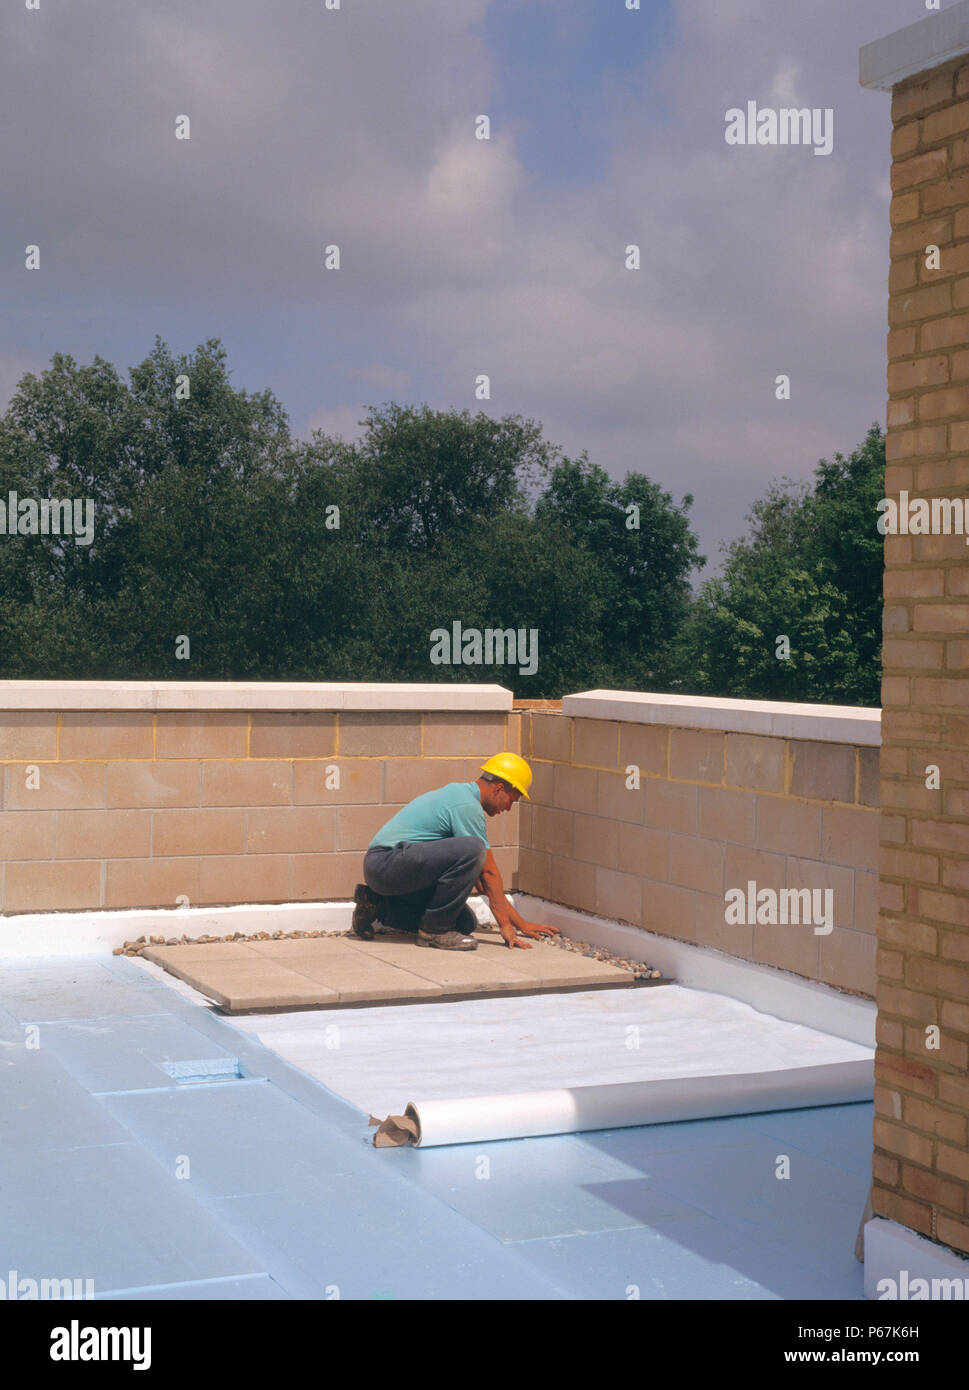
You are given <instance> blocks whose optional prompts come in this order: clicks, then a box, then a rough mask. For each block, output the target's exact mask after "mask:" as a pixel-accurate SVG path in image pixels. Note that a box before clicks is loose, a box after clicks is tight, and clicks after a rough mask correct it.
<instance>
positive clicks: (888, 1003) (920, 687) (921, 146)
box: [873, 59, 969, 1251]
mask: <svg viewBox="0 0 969 1390" xmlns="http://www.w3.org/2000/svg"><path fill="white" fill-rule="evenodd" d="M892 121H893V127H894V132H893V135H892V156H893V165H892V188H893V198H892V205H891V225H892V234H891V235H892V240H891V254H892V261H891V278H890V284H889V290H890V294H889V325H890V331H889V334H888V390H889V404H888V436H887V447H886V458H887V465H888V466H887V470H886V481H885V495H886V496H887V497H894V498H896V499H897V498H898V497H899V494H900V492H901V491H903V490H904V491H907V492H908V493H909V495H910V497H925V498H933V497H960V498H965V497H969V62H967V61H966V60H965V59H962V60H961V61H960V62H957V63H950V64H948V65H947V66H945V67H943V68H940V69H938V70H937V71H936V72H934V73H933V74H932V75H931V77H929V78H928V79H925V80H921V81H920V80H912V81H910V82H906V83H904V84H902V85H901V86H899V87H897V88H896V89H895V92H894V97H893V102H892ZM932 245H934V246H937V247H938V248H939V251H940V260H941V266H940V268H939V269H930V268H928V265H927V255H926V251H927V248H928V247H929V246H932ZM885 626H886V641H885V650H884V667H885V675H884V683H883V700H882V703H883V713H882V738H883V748H882V766H881V802H882V806H883V807H884V810H885V815H884V817H883V828H882V849H881V858H880V870H881V917H880V923H879V933H878V935H879V952H878V991H877V1000H878V1052H877V1057H876V1067H875V1074H876V1079H877V1089H876V1093H875V1106H876V1115H877V1118H876V1120H875V1127H874V1140H875V1162H874V1190H873V1209H874V1212H875V1214H876V1216H885V1217H889V1218H891V1219H892V1220H895V1221H899V1222H901V1223H902V1224H903V1225H906V1226H909V1227H911V1228H912V1229H914V1230H916V1231H919V1232H921V1233H922V1234H924V1235H926V1236H929V1237H930V1238H933V1239H935V1240H938V1241H940V1242H942V1243H943V1244H945V1245H949V1246H951V1247H953V1248H954V1249H956V1250H960V1251H969V1145H967V1139H969V1134H967V1115H969V1076H967V1071H969V551H967V547H966V543H965V538H964V537H963V536H962V535H950V536H945V535H938V536H933V535H925V536H921V535H907V536H906V535H894V536H886V538H885ZM932 767H935V768H937V769H938V776H937V778H936V777H935V776H934V775H933V774H932V773H931V772H930V771H928V769H930V768H932Z"/></svg>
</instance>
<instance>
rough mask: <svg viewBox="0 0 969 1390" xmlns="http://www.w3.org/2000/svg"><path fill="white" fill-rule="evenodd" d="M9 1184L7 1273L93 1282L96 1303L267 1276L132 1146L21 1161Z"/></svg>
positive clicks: (9, 1165)
mask: <svg viewBox="0 0 969 1390" xmlns="http://www.w3.org/2000/svg"><path fill="white" fill-rule="evenodd" d="M3 1177H4V1181H3V1183H2V1185H0V1251H2V1258H0V1264H3V1267H4V1268H5V1269H16V1270H19V1272H20V1274H21V1275H22V1276H29V1277H30V1278H35V1279H36V1278H41V1277H45V1278H55V1277H56V1278H67V1277H72V1278H84V1279H93V1280H94V1289H95V1295H96V1294H97V1292H98V1290H99V1289H105V1290H106V1289H126V1288H138V1287H144V1286H147V1285H156V1284H171V1283H184V1282H186V1281H190V1280H195V1279H225V1278H233V1277H237V1276H239V1275H244V1274H260V1273H265V1272H266V1271H265V1267H264V1266H263V1265H261V1264H260V1263H259V1262H258V1261H257V1260H255V1259H254V1258H253V1257H252V1255H251V1254H250V1253H249V1252H248V1250H246V1248H245V1247H244V1245H243V1244H242V1243H240V1242H239V1241H238V1240H236V1239H235V1238H234V1237H233V1236H231V1235H230V1234H228V1233H227V1232H226V1231H225V1230H224V1229H223V1227H222V1226H221V1225H220V1223H219V1222H218V1220H217V1219H216V1218H215V1217H214V1216H213V1215H212V1213H211V1212H210V1211H209V1210H208V1209H207V1207H206V1206H205V1205H204V1204H203V1203H201V1202H199V1201H197V1200H196V1198H195V1196H194V1195H193V1194H192V1193H191V1191H190V1190H189V1185H188V1184H187V1183H185V1182H179V1181H178V1180H177V1179H176V1178H175V1177H174V1176H173V1175H172V1170H171V1169H168V1170H166V1169H164V1168H162V1167H160V1166H159V1164H158V1163H157V1162H156V1161H155V1160H154V1159H153V1158H151V1157H150V1155H149V1154H147V1153H146V1152H145V1150H144V1149H143V1148H142V1147H141V1146H140V1145H139V1144H137V1143H135V1142H134V1141H132V1142H131V1143H126V1144H117V1145H110V1146H99V1147H91V1148H79V1149H62V1150H59V1151H57V1152H46V1153H45V1152H33V1153H30V1154H21V1155H20V1156H19V1157H15V1158H14V1159H12V1160H5V1161H4V1164H3Z"/></svg>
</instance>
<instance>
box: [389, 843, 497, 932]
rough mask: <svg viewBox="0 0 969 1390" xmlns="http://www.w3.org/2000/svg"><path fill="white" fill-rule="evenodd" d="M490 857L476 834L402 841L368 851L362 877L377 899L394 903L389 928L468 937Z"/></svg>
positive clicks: (474, 921) (473, 925)
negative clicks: (475, 893)
mask: <svg viewBox="0 0 969 1390" xmlns="http://www.w3.org/2000/svg"><path fill="white" fill-rule="evenodd" d="M487 857H488V850H487V847H486V846H485V845H484V844H483V843H482V841H481V840H479V839H478V837H477V835H452V836H450V837H448V838H447V839H444V840H411V841H408V840H401V841H399V842H398V843H397V844H396V845H376V846H373V847H371V848H370V849H368V850H367V853H366V854H365V855H364V859H363V877H364V881H365V882H366V884H367V887H368V888H369V889H371V891H372V892H374V893H376V894H377V896H378V897H384V898H389V899H391V902H390V904H389V908H390V910H389V911H388V913H387V916H388V917H390V918H391V919H392V920H390V921H385V920H384V917H383V916H381V917H380V921H381V922H383V924H384V926H387V927H398V928H403V929H404V930H407V929H408V928H409V929H410V930H411V931H415V930H416V929H417V927H418V926H420V927H421V929H422V930H423V931H428V932H447V931H458V932H461V934H462V935H463V936H467V935H469V934H470V933H471V932H473V931H474V930H475V928H476V926H477V920H476V918H475V915H474V913H473V912H472V911H471V909H470V907H468V898H469V896H470V894H471V890H472V889H473V888H474V885H475V883H476V881H477V879H478V877H479V876H480V874H481V870H482V869H483V868H484V865H485V860H486V859H487Z"/></svg>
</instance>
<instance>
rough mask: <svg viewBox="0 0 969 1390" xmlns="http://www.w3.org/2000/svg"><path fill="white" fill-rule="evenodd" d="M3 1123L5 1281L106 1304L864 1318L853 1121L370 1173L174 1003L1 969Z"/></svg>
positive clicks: (734, 1122)
mask: <svg viewBox="0 0 969 1390" xmlns="http://www.w3.org/2000/svg"><path fill="white" fill-rule="evenodd" d="M455 1065H456V1066H460V1057H456V1058H455ZM0 1108H2V1112H3V1114H4V1118H5V1123H4V1126H3V1128H2V1131H0V1230H2V1231H3V1234H4V1241H3V1245H4V1252H5V1255H6V1257H7V1260H8V1266H9V1268H10V1269H12V1270H16V1271H18V1273H19V1275H20V1277H24V1278H35V1279H38V1280H39V1279H41V1278H50V1279H53V1278H58V1279H62V1278H81V1279H93V1280H94V1287H95V1296H96V1297H99V1298H123V1297H131V1298H161V1299H227V1298H232V1299H263V1298H268V1299H276V1298H320V1299H322V1298H333V1297H337V1296H338V1297H340V1298H352V1299H435V1300H442V1299H467V1300H489V1299H500V1300H504V1299H516V1300H517V1299H530V1300H541V1299H628V1298H630V1297H635V1296H638V1297H640V1298H643V1299H669V1298H687V1299H718V1300H719V1299H792V1298H808V1299H861V1298H862V1297H863V1274H862V1267H861V1265H860V1264H859V1263H858V1261H856V1260H855V1258H854V1254H853V1247H854V1240H855V1233H856V1231H857V1229H858V1223H859V1221H860V1219H861V1214H862V1211H863V1208H864V1204H865V1198H866V1196H867V1193H868V1187H869V1182H870V1172H871V1124H872V1115H873V1107H872V1106H871V1105H868V1104H863V1105H841V1106H829V1107H820V1108H816V1109H811V1110H797V1111H782V1112H775V1113H772V1114H766V1115H752V1116H740V1117H736V1118H731V1119H718V1120H700V1121H691V1122H689V1123H682V1124H669V1125H653V1126H648V1127H643V1128H639V1129H624V1130H613V1131H599V1132H596V1133H592V1134H583V1135H568V1136H559V1137H554V1138H543V1139H524V1140H512V1141H505V1142H502V1143H489V1144H475V1145H456V1146H452V1147H448V1148H442V1149H436V1150H425V1149H374V1148H373V1147H372V1144H371V1131H370V1130H369V1129H368V1127H367V1125H366V1117H364V1116H363V1115H362V1114H361V1112H360V1111H358V1110H356V1109H355V1108H354V1107H353V1106H351V1105H349V1104H347V1103H346V1102H345V1101H342V1100H340V1099H339V1098H338V1097H336V1096H334V1095H333V1094H332V1093H331V1092H329V1091H328V1090H327V1089H326V1087H324V1086H323V1085H321V1084H320V1083H319V1082H317V1081H314V1080H313V1079H312V1078H310V1077H308V1076H306V1075H305V1074H304V1073H302V1072H300V1071H299V1070H297V1069H296V1068H295V1067H293V1066H290V1065H289V1064H288V1063H286V1062H284V1061H283V1060H282V1059H281V1058H279V1057H277V1056H276V1055H275V1053H273V1052H272V1051H270V1050H269V1049H268V1048H265V1047H263V1046H262V1045H261V1044H260V1043H259V1042H258V1041H257V1040H256V1039H254V1038H253V1037H251V1036H249V1035H247V1034H246V1033H245V1032H243V1031H242V1030H241V1029H240V1028H238V1027H236V1026H235V1025H234V1024H233V1023H232V1021H231V1020H229V1019H225V1018H221V1017H219V1016H218V1015H217V1014H216V1012H215V1011H214V1010H212V1009H209V1008H206V1007H203V1006H202V1005H200V1004H198V1003H196V1002H194V1001H193V1000H191V999H189V998H188V997H187V996H186V994H185V993H184V987H182V988H181V989H180V988H179V987H177V986H176V984H175V982H174V981H173V982H172V983H171V984H169V983H168V982H167V981H165V980H162V979H160V978H157V977H156V976H155V975H153V974H151V973H149V971H148V969H147V968H146V967H144V966H142V965H140V964H137V963H135V962H134V961H131V960H128V959H125V958H123V957H117V958H114V957H111V958H105V959H101V958H98V959H92V958H91V957H90V956H88V957H84V958H74V959H71V958H63V957H62V958H56V959H54V958H44V959H38V960H19V961H16V962H9V963H5V964H4V967H3V971H2V972H0ZM782 1154H784V1155H787V1157H788V1159H789V1169H790V1177H789V1178H787V1179H783V1180H781V1179H778V1177H777V1176H776V1173H777V1170H778V1160H779V1157H780V1155H782Z"/></svg>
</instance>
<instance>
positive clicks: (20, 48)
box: [0, 0, 927, 573]
mask: <svg viewBox="0 0 969 1390" xmlns="http://www.w3.org/2000/svg"><path fill="white" fill-rule="evenodd" d="M926 13H927V12H926V10H925V7H924V3H923V0H796V3H793V0H783V3H779V0H642V8H641V9H640V10H639V11H635V10H632V11H630V10H627V9H626V7H625V0H341V7H340V9H339V10H327V9H326V8H325V4H324V0H205V3H204V4H202V3H199V0H84V3H83V4H80V3H77V0H40V9H39V11H30V10H27V9H26V7H25V5H24V4H23V3H20V0H9V2H8V3H7V4H6V5H5V6H4V7H3V11H2V14H0V113H2V125H0V150H2V180H0V190H2V191H0V292H2V303H3V312H2V318H0V408H3V407H5V406H6V404H7V402H8V400H9V398H10V395H11V393H12V391H13V389H14V387H15V385H16V383H17V381H18V379H19V377H20V376H21V374H22V373H23V372H25V371H41V370H43V368H44V367H45V366H46V365H48V364H49V361H50V357H51V355H52V354H53V353H54V352H58V351H60V352H66V353H70V354H72V355H73V356H74V357H75V358H76V359H77V360H78V361H79V362H89V361H90V360H91V359H92V357H93V356H94V355H95V354H100V355H101V356H102V357H104V358H106V359H107V360H109V361H110V362H112V363H113V364H114V365H115V366H116V367H117V368H118V370H119V371H121V372H126V371H127V369H128V368H129V367H130V366H131V365H133V364H135V363H137V362H139V361H141V360H142V359H143V358H144V357H145V356H146V355H147V354H148V352H149V351H150V350H151V347H152V344H153V341H154V337H155V334H156V333H158V334H160V335H161V336H162V337H163V338H164V339H165V340H166V341H167V342H168V343H169V345H170V346H171V348H172V350H173V351H174V352H175V353H180V352H188V351H191V350H192V349H193V348H194V347H195V346H196V345H197V344H198V343H200V342H202V341H203V340H204V339H206V338H209V337H220V338H221V339H222V340H223V342H224V344H225V346H226V349H227V351H228V365H229V367H230V368H231V371H232V381H233V383H234V385H235V386H236V387H246V388H247V389H250V390H262V389H263V388H265V387H271V388H272V390H273V391H274V392H275V393H276V394H277V396H278V397H279V398H280V400H281V401H282V403H283V405H284V406H285V407H286V409H287V411H288V413H289V416H290V421H291V424H292V427H293V429H294V431H295V432H296V433H297V434H299V435H302V436H308V434H309V432H310V431H311V430H312V429H313V428H322V429H325V430H326V431H328V432H331V433H339V434H342V435H343V436H344V437H345V438H354V437H356V436H357V434H358V433H359V427H358V424H357V422H358V420H359V418H360V416H361V415H362V413H363V407H364V406H365V405H367V404H380V403H381V402H382V401H385V400H395V401H399V402H406V403H414V404H420V403H422V402H425V401H426V402H427V403H428V404H430V405H431V406H433V407H435V408H439V409H446V408H449V407H455V408H457V409H464V408H468V409H470V410H471V411H475V410H478V409H484V410H486V411H488V413H490V414H492V415H495V416H501V415H505V414H508V413H517V414H521V415H524V416H528V417H531V418H534V419H537V420H540V421H541V422H542V424H543V425H544V428H545V434H546V437H547V438H549V439H551V440H552V441H554V442H555V443H558V444H559V445H561V446H562V447H563V448H564V449H565V450H566V451H567V452H569V453H572V454H577V453H578V452H579V451H580V450H582V449H586V450H587V451H588V454H589V456H590V458H591V459H592V460H593V461H595V462H596V463H598V464H600V465H601V466H602V467H603V468H605V469H606V470H607V471H608V472H609V473H611V474H612V475H614V476H616V477H622V476H623V474H624V473H625V472H626V471H627V470H630V469H634V470H637V471H642V472H644V473H646V474H648V475H649V476H650V477H651V478H653V479H655V480H656V481H657V482H659V483H660V484H662V485H663V486H664V487H666V488H668V489H670V490H671V491H672V492H673V493H674V496H675V497H676V498H677V499H679V498H680V497H681V496H682V495H683V493H685V492H692V493H693V494H694V495H695V498H696V501H695V504H694V508H693V511H692V516H693V520H694V524H695V526H696V528H697V530H698V531H699V533H700V537H701V542H702V548H703V549H704V550H705V552H706V554H707V556H708V559H709V562H710V563H709V565H708V569H707V573H709V572H710V570H711V569H713V568H714V567H715V566H716V565H717V564H718V563H719V554H718V550H719V543H720V542H721V541H723V540H730V539H732V538H734V537H735V536H737V535H739V534H741V533H742V532H743V529H744V516H745V513H746V512H747V510H748V508H749V506H750V504H751V503H752V502H753V501H754V500H755V499H756V498H757V497H758V496H760V495H761V494H762V493H763V491H764V488H765V486H766V484H767V483H768V481H769V480H770V479H771V478H773V477H777V476H779V475H782V474H788V475H790V476H794V477H805V478H807V477H809V476H810V474H811V472H812V470H813V468H814V465H815V463H816V462H817V460H818V458H820V457H822V456H827V457H830V456H831V455H832V454H833V453H834V452H836V451H838V450H840V451H842V452H844V453H847V452H849V451H850V450H851V449H852V448H854V447H855V446H856V445H857V444H859V443H860V442H861V440H862V439H863V437H864V434H865V432H866V430H867V428H868V426H869V425H870V424H871V423H872V422H873V421H875V420H877V421H879V422H881V423H884V409H885V334H886V314H887V285H888V235H889V225H888V201H889V181H888V176H889V138H890V133H891V122H890V99H889V97H888V95H887V94H886V93H881V92H868V91H864V90H863V89H862V88H861V87H859V85H858V49H859V47H860V46H861V45H862V44H864V43H867V42H870V41H871V40H873V39H877V38H881V37H883V36H884V35H885V34H888V33H891V32H893V31H894V30H896V29H898V28H901V27H902V26H904V25H906V24H910V23H914V22H915V21H916V20H919V19H921V18H924V17H926ZM751 100H753V101H756V102H757V103H758V107H760V108H763V107H774V108H779V107H792V106H796V107H808V108H812V109H813V108H820V109H824V108H828V107H830V108H832V109H833V111H834V124H833V151H832V153H831V154H830V155H828V156H819V155H815V154H814V152H813V149H812V148H810V147H804V146H801V147H795V146H788V147H786V148H783V147H770V146H752V147H747V146H743V147H737V146H731V145H728V144H727V143H726V141H725V139H724V132H725V129H726V124H725V114H726V112H727V110H728V109H729V108H732V107H740V108H746V105H747V102H748V101H751ZM180 115H188V116H189V117H190V119H191V139H190V140H188V141H185V140H176V138H175V121H176V117H177V116H180ZM480 115H487V116H488V117H489V120H490V123H491V139H490V140H487V141H485V140H478V139H476V138H475V120H476V118H477V117H478V116H480ZM328 243H337V244H338V245H339V246H340V248H341V254H342V268H341V269H340V270H339V271H337V272H333V271H330V272H328V271H326V270H325V269H324V265H323V247H324V245H326V244H328ZM631 243H636V244H638V245H639V246H640V247H641V254H642V268H641V269H640V270H639V271H631V270H627V269H626V268H625V265H624V252H625V248H626V246H627V245H629V244H631ZM28 244H37V245H39V246H40V248H41V267H40V270H39V271H36V272H28V271H27V270H25V268H24V248H25V247H26V246H27V245H28ZM480 373H487V374H488V376H489V377H490V378H491V392H492V394H491V399H490V401H487V402H478V401H476V400H475V397H474V381H475V377H476V376H477V375H478V374H480ZM781 373H786V374H788V375H789V376H790V378H791V399H790V401H778V400H777V399H776V398H775V385H774V383H775V378H776V377H777V376H778V375H779V374H781Z"/></svg>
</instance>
